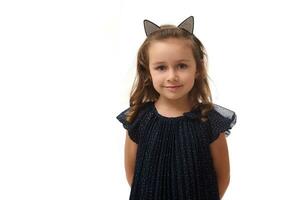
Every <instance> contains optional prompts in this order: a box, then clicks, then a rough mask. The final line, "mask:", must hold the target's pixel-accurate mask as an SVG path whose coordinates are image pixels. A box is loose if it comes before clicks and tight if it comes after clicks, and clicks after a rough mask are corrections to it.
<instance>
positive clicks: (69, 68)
mask: <svg viewBox="0 0 301 200" xmlns="http://www.w3.org/2000/svg"><path fill="white" fill-rule="evenodd" d="M190 15H193V16H194V17H195V29H194V33H195V35H197V36H198V38H199V39H200V40H201V41H202V42H203V43H204V45H205V47H206V48H207V52H208V55H209V75H210V80H211V81H210V84H211V89H212V93H213V99H214V102H215V103H217V104H219V105H222V106H224V107H227V108H229V109H232V110H234V111H235V112H236V114H237V116H238V119H237V124H236V125H235V126H234V127H233V129H232V132H231V136H229V137H228V139H227V140H228V145H229V151H230V160H231V183H230V186H229V188H228V190H227V192H226V194H225V196H224V199H225V200H241V199H244V200H253V199H299V198H300V197H299V196H300V195H299V193H300V192H299V189H300V179H301V175H300V168H301V164H300V156H299V153H300V152H301V148H300V138H301V137H300V134H301V132H300V122H299V120H300V111H301V109H300V105H299V102H300V100H301V98H300V95H299V93H300V89H299V88H300V84H301V81H300V70H299V68H300V67H301V61H300V55H299V54H300V46H301V39H300V35H301V31H300V17H301V14H300V6H299V5H298V4H297V1H292V0H286V1H284V0H282V1H277V0H276V1H263V0H256V1H255V0H252V1H251V0H250V1H244V0H231V1H213V0H207V1H190V0H185V1H174V0H173V1H136V2H133V1H131V2H130V1H116V0H115V1H106V2H105V3H104V1H89V0H88V1H67V0H60V1H57V0H54V1H32V0H31V1H14V0H11V1H1V3H0V199H1V200H10V199H20V200H21V199H31V200H35V199H39V200H40V199H43V200H47V199H49V200H50V199H51V200H52V199H55V200H60V199H62V200H67V199H72V200H74V199H85V200H86V199H89V200H93V199H101V200H102V199H128V196H129V191H130V188H129V186H128V184H127V182H126V178H125V172H124V166H123V145H124V138H125V130H124V129H123V127H122V125H121V124H120V123H119V122H118V121H117V119H116V118H115V117H116V115H117V114H119V113H120V112H121V111H122V110H124V109H125V108H127V107H128V97H129V92H130V88H131V86H132V82H133V80H134V75H135V60H136V53H137V50H138V48H139V46H140V44H141V43H142V41H143V40H144V39H145V33H144V29H143V20H144V19H149V20H151V21H153V22H155V23H157V24H159V25H160V24H165V23H171V24H175V25H178V24H179V23H180V22H182V21H183V20H184V19H186V18H187V17H189V16H190Z"/></svg>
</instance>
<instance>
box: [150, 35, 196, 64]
mask: <svg viewBox="0 0 301 200" xmlns="http://www.w3.org/2000/svg"><path fill="white" fill-rule="evenodd" d="M148 55H149V61H150V62H154V61H158V60H160V61H172V60H178V59H188V60H189V59H193V53H192V45H191V42H190V41H189V40H185V39H165V40H158V41H152V42H151V43H150V46H149V48H148Z"/></svg>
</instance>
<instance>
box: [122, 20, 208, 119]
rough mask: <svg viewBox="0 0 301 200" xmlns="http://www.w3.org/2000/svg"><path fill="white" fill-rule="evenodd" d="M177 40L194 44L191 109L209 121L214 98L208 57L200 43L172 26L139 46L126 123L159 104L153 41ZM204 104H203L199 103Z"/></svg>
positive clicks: (192, 46) (184, 31)
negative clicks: (151, 58) (152, 65)
mask: <svg viewBox="0 0 301 200" xmlns="http://www.w3.org/2000/svg"><path fill="white" fill-rule="evenodd" d="M169 38H177V39H184V40H188V41H190V43H191V48H192V51H193V56H194V59H195V62H196V68H197V69H196V70H197V77H196V79H195V82H194V86H193V88H192V89H191V91H190V92H189V98H190V100H191V102H192V105H193V107H192V109H199V110H201V112H200V115H199V116H198V118H199V119H200V120H202V121H206V120H207V118H208V112H209V111H210V110H211V109H212V108H213V104H212V96H211V91H210V88H209V82H208V74H207V54H206V51H205V48H204V46H203V44H202V43H201V41H200V40H199V39H198V38H197V37H195V36H194V35H193V34H191V33H189V32H188V31H186V30H184V29H181V28H178V27H176V26H173V25H162V26H160V29H159V30H157V31H155V32H153V33H151V34H150V35H149V36H148V37H147V38H146V39H145V41H144V42H143V44H142V45H141V46H140V48H139V51H138V55H137V72H136V77H135V81H134V84H133V86H132V90H131V93H130V109H129V110H128V112H127V117H126V119H127V121H128V122H130V123H131V122H133V120H134V118H135V117H136V115H137V114H138V112H139V109H140V108H141V107H142V106H143V105H144V104H145V103H147V102H150V101H156V100H157V99H158V98H159V96H160V95H159V93H158V92H157V91H156V90H155V89H154V87H153V84H152V80H151V75H150V71H149V57H148V48H149V46H150V44H151V42H153V41H158V40H164V39H169ZM200 102H201V103H200Z"/></svg>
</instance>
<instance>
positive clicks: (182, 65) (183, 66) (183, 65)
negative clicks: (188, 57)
mask: <svg viewBox="0 0 301 200" xmlns="http://www.w3.org/2000/svg"><path fill="white" fill-rule="evenodd" d="M178 67H179V68H180V69H186V68H187V67H188V66H187V65H186V64H184V63H180V64H179V65H178Z"/></svg>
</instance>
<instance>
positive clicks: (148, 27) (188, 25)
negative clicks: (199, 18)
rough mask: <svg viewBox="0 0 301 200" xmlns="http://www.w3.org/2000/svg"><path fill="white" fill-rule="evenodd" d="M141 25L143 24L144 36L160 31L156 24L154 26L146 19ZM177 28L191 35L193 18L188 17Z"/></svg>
mask: <svg viewBox="0 0 301 200" xmlns="http://www.w3.org/2000/svg"><path fill="white" fill-rule="evenodd" d="M143 24H144V30H145V33H146V36H149V35H150V34H152V33H153V32H155V31H157V30H159V29H161V28H160V26H158V25H157V24H155V23H153V22H151V21H149V20H147V19H145V20H144V21H143ZM178 27H179V28H182V29H184V30H186V31H188V32H189V33H191V34H193V27H194V20H193V16H190V17H188V18H187V19H185V20H184V21H183V22H182V23H180V25H178Z"/></svg>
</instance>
